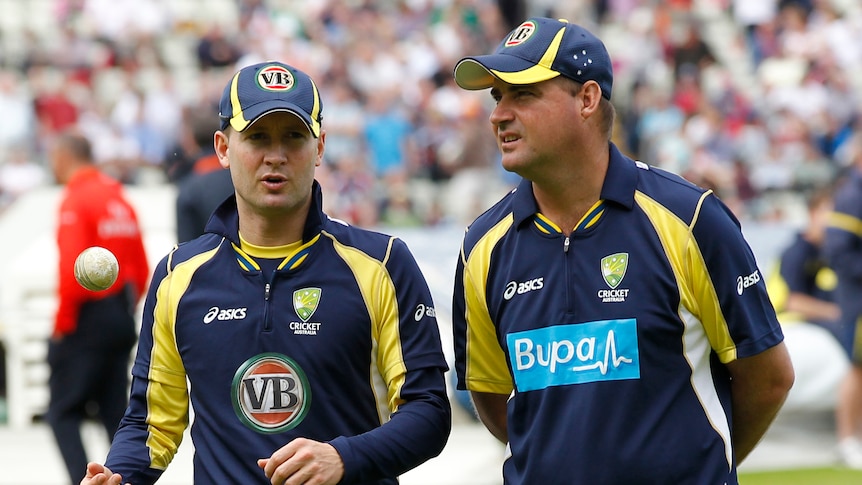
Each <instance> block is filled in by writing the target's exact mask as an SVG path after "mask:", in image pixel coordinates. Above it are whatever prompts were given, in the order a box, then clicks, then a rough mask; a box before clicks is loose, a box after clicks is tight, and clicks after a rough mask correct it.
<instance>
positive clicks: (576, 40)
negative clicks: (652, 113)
mask: <svg viewBox="0 0 862 485" xmlns="http://www.w3.org/2000/svg"><path fill="white" fill-rule="evenodd" d="M559 75H563V76H566V77H567V78H570V79H572V80H574V81H577V82H579V83H581V84H583V83H585V82H587V81H595V82H597V83H598V85H599V87H600V88H601V89H602V96H604V97H605V98H607V99H611V87H612V86H613V84H614V73H613V67H612V65H611V58H610V56H609V55H608V51H607V49H606V48H605V45H604V43H603V42H602V41H601V40H599V38H598V37H596V36H595V35H593V34H592V33H591V32H590V31H588V30H587V29H585V28H583V27H581V26H579V25H575V24H572V23H569V21H567V20H565V19H560V20H554V19H550V18H544V17H533V18H530V19H528V20H526V21H524V22H523V23H522V24H521V25H519V26H518V27H516V28H515V30H513V31H512V32H510V33H509V35H508V36H506V38H505V39H503V41H502V42H501V43H500V45H499V46H497V49H496V50H495V51H494V53H493V54H488V55H483V56H470V57H465V58H463V59H461V60H460V61H458V64H457V65H455V82H456V83H458V85H459V86H461V87H462V88H464V89H469V90H477V89H487V88H490V87H491V86H492V85H493V83H494V78H498V79H500V80H502V81H504V82H506V83H509V84H522V85H523V84H535V83H539V82H542V81H547V80H548V79H553V78H555V77H557V76H559Z"/></svg>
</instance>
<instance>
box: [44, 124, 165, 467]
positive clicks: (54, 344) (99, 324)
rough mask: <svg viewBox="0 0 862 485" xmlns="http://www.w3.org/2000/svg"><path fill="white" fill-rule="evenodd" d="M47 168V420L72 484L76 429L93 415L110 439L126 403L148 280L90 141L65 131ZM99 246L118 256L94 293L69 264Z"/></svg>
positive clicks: (124, 212)
mask: <svg viewBox="0 0 862 485" xmlns="http://www.w3.org/2000/svg"><path fill="white" fill-rule="evenodd" d="M50 158H51V166H52V168H53V170H54V176H55V177H56V180H57V182H58V183H59V184H61V185H65V191H64V193H63V197H62V201H61V203H60V212H59V215H58V227H57V246H58V249H59V267H58V272H57V281H58V306H57V312H56V319H55V325H54V332H53V334H52V335H51V339H50V342H49V344H48V364H49V366H50V368H51V375H50V378H49V388H50V402H49V404H48V413H47V421H48V423H49V424H50V426H51V430H52V432H53V433H54V438H55V440H56V442H57V446H58V447H59V449H60V453H61V455H62V456H63V461H64V463H65V464H66V470H67V472H68V478H69V480H70V483H78V481H79V480H80V479H81V477H83V476H84V472H85V471H86V468H87V461H88V460H87V454H86V450H85V449H84V444H83V442H82V440H81V425H82V423H83V421H84V420H85V419H87V418H89V417H91V416H93V417H96V418H98V420H99V422H100V423H101V425H102V426H103V427H104V428H105V432H106V433H107V435H108V438H109V439H113V436H114V433H115V432H116V431H117V427H118V426H119V423H120V419H121V418H122V417H123V413H124V412H125V409H126V405H127V403H128V385H129V381H128V369H129V365H130V363H131V360H130V359H131V350H132V347H133V346H134V344H135V341H136V340H137V334H136V328H135V316H134V314H135V309H136V306H137V303H138V301H139V300H140V298H141V296H142V295H143V292H144V291H145V290H146V284H147V280H148V278H149V267H148V263H147V257H146V253H145V251H144V242H143V239H142V235H141V231H140V227H139V225H138V218H137V215H136V214H135V211H134V209H133V208H132V206H131V205H130V204H129V202H128V201H127V200H126V198H125V196H124V194H123V189H122V186H121V185H120V184H119V183H118V182H116V181H115V180H113V179H111V178H109V177H107V176H106V175H104V174H103V173H102V172H100V171H99V170H98V168H96V167H95V166H94V163H93V156H92V150H91V146H90V142H89V141H88V140H87V139H86V138H84V137H83V136H82V135H80V134H76V133H73V132H64V133H62V134H61V135H59V136H58V137H57V138H56V139H55V140H54V141H53V144H52V147H51V151H50ZM92 246H101V247H104V248H107V249H108V250H110V251H111V252H112V253H114V255H115V256H116V257H117V260H118V262H119V265H120V271H119V275H118V277H117V281H116V282H115V283H114V284H113V286H111V287H110V288H108V289H106V290H104V291H101V292H93V291H89V290H86V289H84V288H83V287H82V286H81V285H79V284H78V282H77V281H76V280H75V276H74V265H75V259H76V258H77V257H78V255H79V254H80V253H81V252H82V251H84V250H85V249H87V248H89V247H92Z"/></svg>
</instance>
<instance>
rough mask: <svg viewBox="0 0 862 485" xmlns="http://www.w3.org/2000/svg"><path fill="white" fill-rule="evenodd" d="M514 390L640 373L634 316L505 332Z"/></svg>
mask: <svg viewBox="0 0 862 485" xmlns="http://www.w3.org/2000/svg"><path fill="white" fill-rule="evenodd" d="M506 342H507V345H508V346H509V359H510V360H511V363H512V371H513V373H514V375H515V385H516V386H517V388H518V390H519V391H522V392H523V391H533V390H536V389H544V388H546V387H550V386H566V385H569V384H582V383H585V382H597V381H614V380H623V379H638V378H640V359H639V358H638V335H637V324H636V321H635V320H634V319H625V320H602V321H597V322H586V323H577V324H569V325H556V326H553V327H545V328H540V329H536V330H528V331H524V332H518V333H512V334H509V335H508V336H507V337H506Z"/></svg>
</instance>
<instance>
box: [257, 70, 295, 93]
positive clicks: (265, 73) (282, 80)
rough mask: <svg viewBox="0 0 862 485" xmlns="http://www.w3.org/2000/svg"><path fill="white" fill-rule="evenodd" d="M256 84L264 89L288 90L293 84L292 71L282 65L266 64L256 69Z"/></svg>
mask: <svg viewBox="0 0 862 485" xmlns="http://www.w3.org/2000/svg"><path fill="white" fill-rule="evenodd" d="M257 85H258V86H260V88H261V89H263V90H266V91H290V90H291V89H293V86H294V79H293V73H292V72H290V70H289V69H287V68H285V67H283V66H276V65H273V66H267V67H264V68H263V69H261V70H260V71H258V73H257Z"/></svg>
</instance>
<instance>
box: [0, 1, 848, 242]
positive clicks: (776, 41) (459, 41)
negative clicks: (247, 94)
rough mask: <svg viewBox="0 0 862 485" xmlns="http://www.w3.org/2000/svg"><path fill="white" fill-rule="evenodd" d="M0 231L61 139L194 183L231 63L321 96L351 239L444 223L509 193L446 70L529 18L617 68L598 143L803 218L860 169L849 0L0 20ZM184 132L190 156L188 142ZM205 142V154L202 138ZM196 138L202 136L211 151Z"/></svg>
mask: <svg viewBox="0 0 862 485" xmlns="http://www.w3.org/2000/svg"><path fill="white" fill-rule="evenodd" d="M0 4H2V9H0V10H2V12H3V13H2V15H0V17H2V18H0V113H2V114H3V116H4V119H5V120H7V123H5V124H4V128H3V129H2V130H0V211H2V210H3V208H4V207H7V206H8V205H9V204H10V203H11V202H12V201H13V200H14V199H15V198H16V197H18V196H20V195H21V194H23V193H24V192H26V191H27V190H31V189H33V188H34V187H38V186H41V185H46V184H51V183H53V180H52V175H51V174H50V173H49V171H48V170H47V164H46V162H45V158H46V147H47V146H48V144H49V143H50V140H51V139H52V137H53V136H55V135H56V134H57V133H59V132H61V131H62V130H64V129H66V128H69V127H72V126H76V127H78V129H79V130H81V131H82V132H83V133H85V134H86V135H87V137H88V138H90V140H91V141H92V143H93V145H94V149H95V155H96V158H97V161H98V162H99V163H100V164H102V166H103V167H104V168H105V170H106V171H107V172H109V173H111V174H112V175H114V176H115V177H117V178H118V179H120V180H121V181H123V182H124V183H127V184H139V185H142V184H165V183H174V184H180V183H181V182H182V181H183V180H186V179H187V178H188V177H193V176H196V175H197V174H200V173H201V172H205V171H208V170H212V169H213V168H214V167H213V166H212V165H211V164H209V165H208V164H206V163H196V162H198V161H199V160H200V159H201V158H205V156H206V155H207V150H208V147H207V146H206V142H205V141H203V142H202V141H201V140H202V137H201V136H200V133H203V134H204V135H206V134H207V133H209V134H210V135H211V133H212V131H214V130H215V129H216V128H217V127H216V126H213V125H212V123H213V121H212V120H214V119H215V117H214V116H212V113H214V112H215V111H216V110H217V103H218V99H219V96H220V94H221V90H222V88H223V86H224V84H225V82H226V80H227V78H228V76H229V75H230V73H231V72H232V71H233V70H234V69H235V67H237V66H238V65H245V64H249V63H253V62H259V61H262V60H268V59H278V60H282V61H284V62H287V63H289V64H292V65H295V66H296V67H298V68H300V69H302V70H304V71H306V72H308V73H309V74H311V76H312V77H314V78H315V79H316V80H318V81H319V83H320V86H319V87H320V91H321V95H322V98H323V101H324V112H323V117H324V121H323V126H324V128H325V129H326V130H327V133H328V134H327V146H326V154H325V164H324V166H323V167H321V169H320V170H319V171H318V179H319V180H320V181H321V184H322V186H323V187H324V190H325V192H326V195H325V198H324V200H325V205H326V206H327V211H328V212H329V213H330V214H332V215H333V216H335V217H339V218H341V219H344V220H346V221H349V222H352V223H355V224H360V225H364V226H375V225H399V226H405V225H430V224H440V223H445V222H455V223H458V224H462V223H464V222H466V221H468V220H470V219H472V217H474V216H475V215H477V214H478V212H480V211H481V210H483V209H484V208H485V207H487V206H489V205H490V203H491V202H492V201H495V200H497V199H498V198H499V197H500V196H501V195H502V194H503V193H505V192H506V191H507V190H509V189H510V188H511V187H512V186H514V184H515V183H516V181H515V180H514V178H513V176H512V175H510V174H507V173H505V172H504V171H503V170H502V169H501V168H500V167H499V163H498V154H497V149H496V146H495V142H494V139H493V137H492V136H491V134H490V128H489V124H488V115H489V113H490V110H491V109H492V108H493V100H492V99H491V97H490V96H489V95H488V94H487V93H473V92H467V91H463V90H461V89H459V88H457V86H455V85H454V82H453V79H452V69H453V67H454V64H455V63H456V62H457V60H458V59H459V58H460V57H462V56H464V55H470V54H482V53H489V52H491V51H492V50H493V49H494V47H495V44H496V41H497V39H500V38H502V37H503V36H504V35H505V33H506V32H508V31H509V30H511V29H512V28H514V27H515V26H517V25H518V23H520V22H521V21H522V20H524V19H525V18H526V17H527V16H530V15H545V16H552V17H563V18H568V19H569V20H571V21H573V22H576V23H579V24H581V25H584V26H586V27H587V28H589V29H591V30H593V31H594V32H596V33H597V34H598V35H599V36H600V37H601V38H602V39H604V40H605V42H606V43H607V46H608V50H609V51H610V54H611V58H612V59H613V60H614V63H615V65H614V69H615V86H614V90H613V92H614V100H613V102H614V104H615V105H616V108H617V114H618V119H617V127H616V130H615V141H616V143H617V144H618V146H619V147H620V148H621V149H622V150H623V151H624V152H626V153H627V154H629V155H631V156H633V157H635V158H639V159H641V160H644V161H646V162H647V163H650V164H652V165H657V166H661V167H665V168H668V169H669V170H672V171H675V172H678V173H681V174H683V175H684V176H686V177H687V178H689V179H691V180H693V181H695V182H697V183H699V184H702V185H706V186H710V187H712V188H714V189H715V190H716V192H717V193H718V195H719V196H720V197H722V198H723V199H724V200H726V201H727V202H728V203H729V204H730V206H731V207H732V208H733V209H734V211H736V212H737V214H738V216H739V217H740V218H742V219H751V220H785V219H788V218H791V219H792V218H793V217H796V216H798V215H799V213H801V212H802V213H804V210H805V209H804V207H805V206H804V199H803V197H804V195H805V194H806V193H808V192H810V191H813V190H816V189H817V188H820V187H823V186H825V185H829V184H831V183H832V182H834V181H835V180H836V178H837V177H840V176H841V174H842V173H843V170H844V168H846V167H847V166H848V165H849V164H850V161H851V160H852V159H853V157H858V156H862V150H860V147H862V143H860V142H859V141H857V140H856V138H858V137H859V136H858V135H857V136H855V137H854V134H855V133H856V132H858V131H859V130H857V129H856V128H857V123H858V119H859V113H860V112H862V111H860V108H862V104H860V103H862V96H860V94H862V89H860V88H862V7H860V6H859V5H858V2H857V1H856V0H759V1H752V0H662V1H660V0H561V1H551V0H533V1H527V0H381V1H372V0H349V1H348V0H135V1H131V0H123V1H117V0H28V1H27V2H22V1H20V0H0ZM196 132H197V133H198V136H195V134H196ZM203 139H204V140H205V139H206V136H204V137H203ZM210 139H211V136H210Z"/></svg>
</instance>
